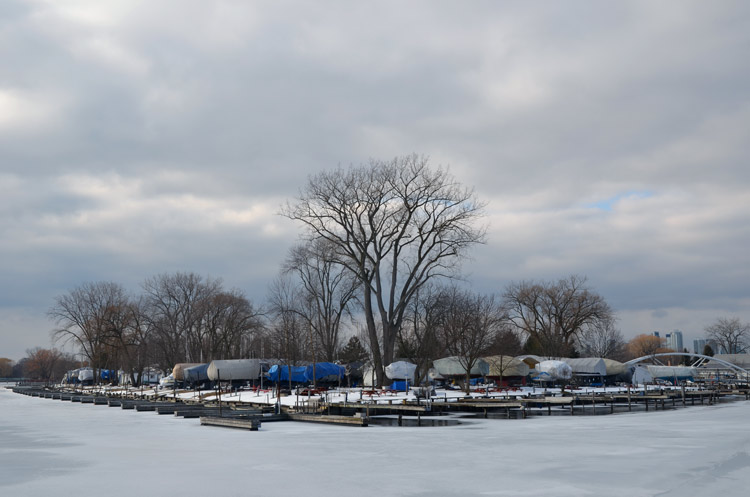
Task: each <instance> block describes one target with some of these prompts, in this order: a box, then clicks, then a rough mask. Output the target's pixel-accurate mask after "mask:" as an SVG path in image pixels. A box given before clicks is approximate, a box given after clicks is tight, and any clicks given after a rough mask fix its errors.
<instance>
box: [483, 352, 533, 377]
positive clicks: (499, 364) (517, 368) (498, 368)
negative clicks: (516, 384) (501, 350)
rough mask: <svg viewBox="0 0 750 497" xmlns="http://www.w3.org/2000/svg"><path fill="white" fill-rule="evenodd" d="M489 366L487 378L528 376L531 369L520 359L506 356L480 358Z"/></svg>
mask: <svg viewBox="0 0 750 497" xmlns="http://www.w3.org/2000/svg"><path fill="white" fill-rule="evenodd" d="M482 359H483V360H484V361H485V362H486V363H487V364H488V365H489V367H490V368H489V372H488V373H487V376H492V377H495V376H497V377H499V376H528V375H529V372H530V371H531V369H530V368H529V366H528V365H527V364H526V363H525V362H523V361H522V360H521V359H518V358H516V357H511V356H507V355H493V356H489V357H483V358H482Z"/></svg>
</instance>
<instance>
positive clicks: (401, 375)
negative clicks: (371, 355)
mask: <svg viewBox="0 0 750 497" xmlns="http://www.w3.org/2000/svg"><path fill="white" fill-rule="evenodd" d="M416 370H417V365H416V364H412V363H411V362H406V361H396V362H392V363H390V364H389V365H387V366H386V367H385V375H386V376H387V377H388V378H390V379H391V380H409V381H411V382H412V383H413V382H414V372H415V371H416Z"/></svg>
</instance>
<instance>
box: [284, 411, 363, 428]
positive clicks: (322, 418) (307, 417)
mask: <svg viewBox="0 0 750 497" xmlns="http://www.w3.org/2000/svg"><path fill="white" fill-rule="evenodd" d="M288 416H289V419H291V420H292V421H303V422H305V423H328V424H336V425H349V426H367V425H368V424H369V420H368V418H367V417H365V416H332V415H318V414H289V415H288Z"/></svg>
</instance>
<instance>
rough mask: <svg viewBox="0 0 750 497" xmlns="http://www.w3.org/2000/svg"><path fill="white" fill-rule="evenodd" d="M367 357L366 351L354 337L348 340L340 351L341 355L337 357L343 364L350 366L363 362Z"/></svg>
mask: <svg viewBox="0 0 750 497" xmlns="http://www.w3.org/2000/svg"><path fill="white" fill-rule="evenodd" d="M368 357H369V354H368V353H367V349H365V347H364V346H363V345H362V342H360V341H359V338H357V337H356V336H353V337H351V338H350V339H349V342H347V344H346V345H345V346H344V348H343V349H341V354H340V355H339V359H340V360H341V362H342V363H344V364H351V363H353V362H357V361H362V362H365V361H367V359H368Z"/></svg>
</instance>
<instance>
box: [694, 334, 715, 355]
mask: <svg viewBox="0 0 750 497" xmlns="http://www.w3.org/2000/svg"><path fill="white" fill-rule="evenodd" d="M707 344H708V342H707V341H706V339H705V338H700V339H698V340H693V353H695V354H703V350H704V349H705V348H706V345H707ZM711 348H712V349H713V347H711Z"/></svg>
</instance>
